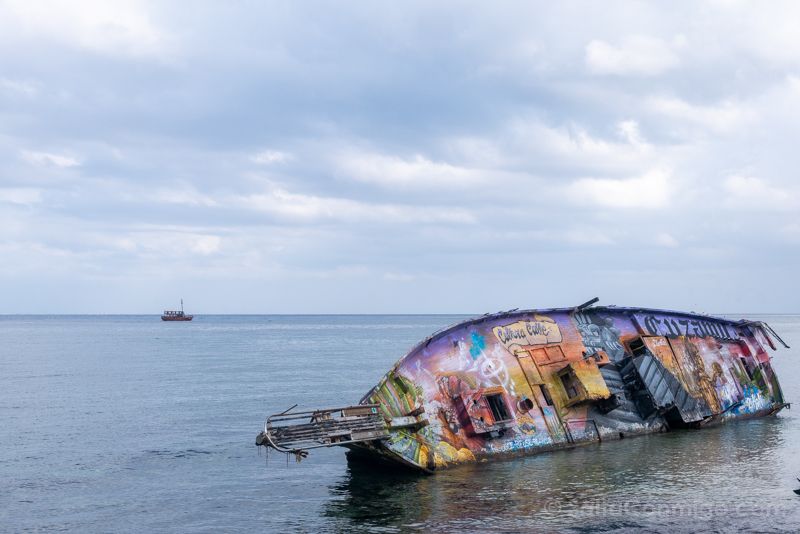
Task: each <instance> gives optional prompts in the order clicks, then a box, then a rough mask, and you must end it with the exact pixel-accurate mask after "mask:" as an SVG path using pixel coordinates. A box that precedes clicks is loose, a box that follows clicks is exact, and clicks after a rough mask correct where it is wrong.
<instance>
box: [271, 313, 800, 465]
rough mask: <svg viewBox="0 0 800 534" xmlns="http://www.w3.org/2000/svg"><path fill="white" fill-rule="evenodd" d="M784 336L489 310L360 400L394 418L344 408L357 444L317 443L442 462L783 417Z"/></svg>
mask: <svg viewBox="0 0 800 534" xmlns="http://www.w3.org/2000/svg"><path fill="white" fill-rule="evenodd" d="M773 337H774V338H775V339H776V340H778V341H781V340H780V338H779V337H778V336H777V334H775V333H774V332H773V331H772V330H771V329H770V328H769V327H768V325H765V324H763V323H756V322H748V321H732V320H728V319H721V318H714V317H708V316H703V315H696V314H686V313H680V312H666V311H657V310H647V309H638V308H616V307H594V308H589V307H584V308H580V307H579V308H568V309H554V310H541V311H536V310H531V311H515V312H509V313H500V314H494V315H486V316H483V317H480V318H477V319H473V320H469V321H465V322H462V323H459V324H457V325H454V326H451V327H449V328H446V329H444V330H442V331H440V332H438V333H436V334H434V335H432V336H431V337H429V338H428V339H426V340H424V341H423V342H422V343H420V344H419V345H417V346H416V347H415V348H414V349H412V350H411V351H410V352H409V353H408V354H407V355H406V356H405V357H403V358H402V359H401V360H400V361H398V362H397V363H396V364H395V366H394V367H393V368H392V369H391V370H390V371H389V372H388V373H387V374H386V375H385V376H384V377H383V378H382V379H381V381H380V382H379V383H378V384H377V385H376V386H375V387H374V388H373V389H372V390H371V391H370V392H369V393H367V394H366V395H365V396H364V398H363V399H361V402H360V405H362V406H363V407H366V406H370V407H371V408H370V410H374V411H375V412H377V413H379V414H380V415H381V416H382V419H383V423H382V426H381V424H380V422H379V418H377V417H376V416H375V414H374V413H373V414H372V415H370V417H372V419H371V421H373V423H372V424H373V426H372V427H367V426H365V424H364V423H363V422H361V423H359V422H357V421H356V419H355V418H354V417H353V416H349V417H347V416H345V417H343V419H341V421H344V422H343V423H340V426H341V425H345V423H346V425H350V426H352V427H353V428H355V426H354V425H356V426H357V425H361V426H360V427H359V428H360V430H356V431H351V433H350V434H347V440H346V441H347V442H346V443H342V442H335V441H334V442H330V443H329V442H328V441H327V438H326V437H325V433H324V432H322V433H318V434H317V435H316V436H317V437H316V438H315V439H317V442H319V443H320V444H321V445H320V446H327V445H338V444H342V445H345V446H347V447H350V448H359V449H361V450H362V451H367V452H369V453H371V454H376V455H379V456H381V457H383V458H385V459H389V460H394V461H397V462H399V463H401V464H404V465H407V466H410V467H414V468H417V469H421V470H425V471H434V470H436V469H441V468H444V467H447V466H452V465H456V464H459V463H465V462H474V461H478V460H483V459H488V458H493V457H499V456H508V455H520V454H533V453H537V452H542V451H547V450H552V449H558V448H566V447H573V446H577V445H580V444H584V443H591V442H595V441H602V440H609V439H620V438H622V437H626V436H631V435H637V434H645V433H652V432H662V431H666V430H671V429H675V428H687V427H688V428H700V427H703V426H706V425H710V424H718V423H721V422H724V421H726V420H730V419H735V418H744V417H755V416H763V415H768V414H774V413H777V411H779V410H780V409H781V408H783V407H785V406H786V404H785V403H784V399H783V395H782V393H781V389H780V385H779V383H778V379H777V377H776V376H775V373H774V372H773V369H772V366H771V363H770V356H769V355H768V353H767V348H772V349H774V348H775V346H774V341H773V339H772V338H773ZM781 342H782V341H781ZM315 413H317V414H321V413H322V412H315ZM352 413H354V412H352ZM342 415H346V414H344V412H343V414H342ZM317 418H318V419H319V416H317ZM311 419H312V421H311V422H312V423H314V417H313V416H312V418H311ZM337 421H338V420H337ZM316 424H317V425H318V426H319V425H320V424H322V423H319V422H318V423H316ZM325 424H328V425H329V426H328V427H326V428H327V429H328V433H329V434H330V435H334V434H336V433H337V432H338V433H339V434H342V432H344V431H343V430H341V429H338V427H335V426H330V425H333V423H325ZM306 426H307V425H306ZM304 428H306V427H304ZM337 429H338V430H337ZM303 431H304V432H306V433H307V432H308V430H303ZM368 431H369V432H373V434H372V438H370V435H368V434H364V432H368ZM354 432H355V433H354ZM358 432H361V434H359V433H358ZM262 434H264V435H265V436H267V435H269V434H270V431H269V429H266V428H265V433H262ZM273 434H274V432H273ZM287 435H288V434H287ZM362 435H363V436H365V437H364V439H361V436H362ZM260 437H261V435H260ZM262 441H265V440H262ZM270 443H272V440H270ZM286 443H287V444H289V442H288V441H286ZM292 443H293V444H294V445H297V447H296V448H293V446H294V445H291V444H290V445H289V446H286V447H284V450H292V451H293V452H297V450H299V449H300V448H310V447H301V446H300V445H298V443H300V442H299V441H295V442H292ZM277 445H279V446H280V444H279V443H278V444H277ZM276 448H279V447H276Z"/></svg>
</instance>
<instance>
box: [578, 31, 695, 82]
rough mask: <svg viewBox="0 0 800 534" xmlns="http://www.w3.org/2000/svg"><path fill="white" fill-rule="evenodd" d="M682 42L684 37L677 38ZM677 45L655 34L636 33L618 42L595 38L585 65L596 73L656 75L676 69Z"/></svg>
mask: <svg viewBox="0 0 800 534" xmlns="http://www.w3.org/2000/svg"><path fill="white" fill-rule="evenodd" d="M677 42H678V43H679V44H680V43H681V42H682V39H680V38H679V39H678V40H677ZM674 48H675V47H674V46H670V45H669V44H667V43H665V42H664V41H662V40H660V39H657V38H655V37H649V36H645V35H634V36H629V37H625V38H623V39H622V41H621V42H620V44H619V45H616V46H615V45H612V44H610V43H607V42H606V41H602V40H593V41H591V42H590V43H589V44H588V45H586V56H585V61H586V66H587V67H588V68H589V70H590V71H591V72H592V73H594V74H618V75H629V74H632V75H643V76H655V75H659V74H663V73H664V72H666V71H668V70H670V69H674V68H675V67H677V66H678V65H679V64H680V59H679V58H678V56H677V54H676V53H675V52H674Z"/></svg>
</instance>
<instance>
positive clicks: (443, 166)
mask: <svg viewBox="0 0 800 534" xmlns="http://www.w3.org/2000/svg"><path fill="white" fill-rule="evenodd" d="M336 165H337V171H338V174H339V175H340V176H342V177H344V178H347V179H352V180H357V181H360V182H364V183H369V184H373V185H377V186H380V187H386V188H390V189H392V188H399V189H409V188H419V189H431V188H442V187H447V188H450V187H453V188H462V187H472V186H475V185H477V184H480V183H485V182H486V181H487V176H486V175H485V174H484V173H482V172H480V171H479V170H475V169H468V168H463V167H458V166H456V165H451V164H449V163H443V162H436V161H432V160H430V159H428V158H426V157H424V156H422V155H421V154H416V155H414V156H412V157H410V158H401V157H398V156H393V155H386V154H379V153H372V152H357V151H349V152H345V153H343V154H341V155H339V156H337V157H336Z"/></svg>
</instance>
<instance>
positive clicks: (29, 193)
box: [0, 187, 42, 206]
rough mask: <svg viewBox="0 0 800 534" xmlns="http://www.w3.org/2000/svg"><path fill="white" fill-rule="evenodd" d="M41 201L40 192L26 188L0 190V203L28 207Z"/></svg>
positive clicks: (4, 188) (3, 188)
mask: <svg viewBox="0 0 800 534" xmlns="http://www.w3.org/2000/svg"><path fill="white" fill-rule="evenodd" d="M41 201H42V191H41V190H40V189H32V188H27V187H2V188H0V202H6V203H8V204H20V205H24V206H29V205H31V204H37V203H39V202H41Z"/></svg>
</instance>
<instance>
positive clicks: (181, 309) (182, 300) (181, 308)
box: [181, 299, 183, 315]
mask: <svg viewBox="0 0 800 534" xmlns="http://www.w3.org/2000/svg"><path fill="white" fill-rule="evenodd" d="M181 315H183V299H181Z"/></svg>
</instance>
